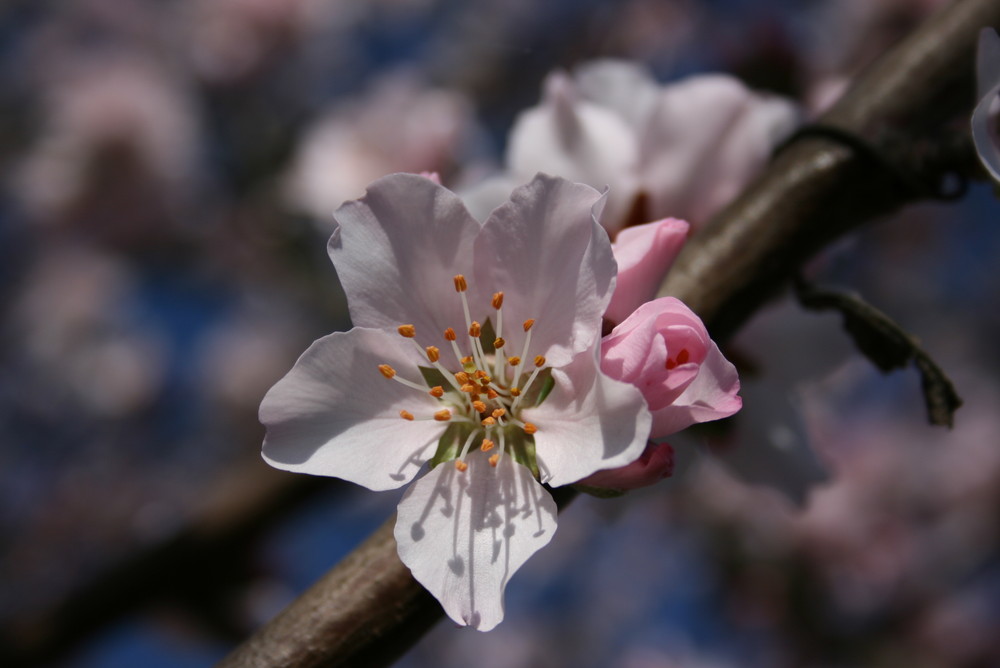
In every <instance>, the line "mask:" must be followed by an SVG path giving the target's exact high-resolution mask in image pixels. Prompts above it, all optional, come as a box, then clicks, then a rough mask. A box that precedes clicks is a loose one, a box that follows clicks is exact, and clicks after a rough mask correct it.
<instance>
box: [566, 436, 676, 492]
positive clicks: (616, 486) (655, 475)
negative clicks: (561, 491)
mask: <svg viewBox="0 0 1000 668" xmlns="http://www.w3.org/2000/svg"><path fill="white" fill-rule="evenodd" d="M673 472H674V449H673V448H672V447H671V446H670V444H669V443H654V442H652V441H650V442H649V443H647V444H646V449H645V450H644V451H643V453H642V455H641V456H640V457H639V458H638V459H637V460H635V461H634V462H632V463H631V464H628V465H626V466H622V467H620V468H616V469H607V470H604V471H598V472H597V473H595V474H594V475H591V476H588V477H586V478H584V479H583V480H581V481H580V482H579V483H578V484H580V485H585V486H587V487H597V488H599V489H609V490H617V491H622V492H624V491H627V490H630V489H638V488H640V487H648V486H649V485H652V484H655V483H657V482H659V481H661V480H663V479H664V478H669V477H670V476H671V475H672V474H673Z"/></svg>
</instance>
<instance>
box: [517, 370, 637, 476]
mask: <svg viewBox="0 0 1000 668" xmlns="http://www.w3.org/2000/svg"><path fill="white" fill-rule="evenodd" d="M552 378H553V379H554V380H555V382H556V384H555V387H554V388H553V389H552V393H551V394H550V395H549V396H548V397H547V398H546V399H545V401H544V402H542V405H541V406H538V407H536V408H530V409H526V410H524V411H523V416H524V419H525V420H526V421H529V422H532V423H534V424H535V426H537V427H538V431H537V432H536V433H535V437H534V438H535V451H536V455H537V461H538V467H539V471H540V473H541V478H542V482H545V483H548V484H550V485H552V486H553V487H558V486H560V485H567V484H569V483H573V482H576V481H577V480H580V479H581V478H586V477H587V476H589V475H590V474H592V473H594V472H596V471H600V470H602V469H610V468H617V467H619V466H625V465H626V464H631V463H632V462H633V461H634V460H636V459H638V457H639V456H640V455H641V454H642V452H643V450H644V449H645V448H646V441H647V439H648V438H649V430H650V426H651V423H652V418H651V416H650V414H649V410H648V408H647V407H646V400H645V399H643V398H642V393H641V392H639V390H637V389H636V388H635V387H633V386H631V385H629V384H628V383H622V382H619V381H617V380H612V379H611V378H609V377H608V376H606V375H604V374H603V373H601V372H600V371H599V370H598V367H597V361H596V359H595V358H594V355H593V353H592V352H591V351H587V352H584V353H581V354H580V355H577V357H576V358H575V359H574V360H573V362H572V364H570V365H568V366H566V367H564V368H562V369H553V371H552Z"/></svg>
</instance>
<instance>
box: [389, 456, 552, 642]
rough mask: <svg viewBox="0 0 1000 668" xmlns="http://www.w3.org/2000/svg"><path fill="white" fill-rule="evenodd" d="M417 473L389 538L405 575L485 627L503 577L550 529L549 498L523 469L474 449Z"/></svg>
mask: <svg viewBox="0 0 1000 668" xmlns="http://www.w3.org/2000/svg"><path fill="white" fill-rule="evenodd" d="M466 461H467V463H468V464H469V468H468V470H466V471H464V472H460V471H458V470H456V469H455V467H454V465H453V464H452V463H450V462H449V463H445V464H441V465H439V466H437V467H436V468H435V469H434V470H432V471H431V472H430V473H428V474H427V475H425V476H423V477H422V478H420V479H419V480H417V481H416V482H415V483H413V485H411V486H410V488H409V489H407V490H406V493H405V494H404V495H403V498H402V500H401V501H400V502H399V510H398V514H397V517H396V530H395V535H396V544H397V546H398V549H399V558H400V559H401V560H402V561H403V563H404V564H406V565H407V566H408V567H409V568H410V571H412V573H413V577H414V578H416V580H417V581H418V582H419V583H420V584H422V585H423V586H424V587H425V588H426V589H427V591H429V592H430V593H431V594H432V595H434V597H435V598H437V599H438V600H439V601H440V602H441V606H442V607H443V608H444V610H445V612H446V613H447V614H448V616H449V617H451V618H452V619H453V620H455V621H456V622H457V623H459V624H465V625H468V626H471V627H473V628H476V629H478V630H480V631H489V630H490V629H492V628H493V627H494V626H496V625H497V624H499V623H500V621H501V620H502V619H503V592H504V588H505V587H506V586H507V581H508V580H509V579H510V578H511V576H512V575H514V573H515V572H516V571H517V569H518V568H520V567H521V565H522V564H523V563H524V562H525V561H527V559H528V557H530V556H531V555H532V554H534V553H535V552H536V551H538V550H540V549H541V548H543V547H545V545H546V544H548V542H549V541H550V540H551V539H552V535H553V534H554V533H555V530H556V512H557V511H556V504H555V502H554V501H553V500H552V497H551V496H549V493H548V492H547V491H546V490H545V488H544V487H542V486H541V485H539V484H538V483H537V482H536V481H535V479H534V478H533V477H532V475H531V472H530V471H529V470H528V469H527V468H525V467H524V466H521V465H520V464H517V463H515V462H514V461H513V460H512V459H511V458H510V457H505V458H504V459H503V461H501V462H500V463H499V465H498V466H497V467H496V468H493V467H491V466H490V465H489V462H488V457H487V455H485V454H484V453H482V452H478V451H474V452H473V454H472V455H470V456H469V458H468V459H467V460H466Z"/></svg>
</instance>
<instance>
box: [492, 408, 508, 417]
mask: <svg viewBox="0 0 1000 668" xmlns="http://www.w3.org/2000/svg"><path fill="white" fill-rule="evenodd" d="M506 414H507V409H506V408H497V409H496V410H494V411H493V413H492V415H493V417H495V418H499V417H503V416H504V415H506Z"/></svg>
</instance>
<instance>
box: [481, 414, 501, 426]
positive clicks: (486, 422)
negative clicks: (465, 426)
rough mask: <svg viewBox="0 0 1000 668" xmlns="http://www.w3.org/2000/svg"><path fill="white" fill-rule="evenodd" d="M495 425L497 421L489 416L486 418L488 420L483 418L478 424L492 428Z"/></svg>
mask: <svg viewBox="0 0 1000 668" xmlns="http://www.w3.org/2000/svg"><path fill="white" fill-rule="evenodd" d="M496 423H497V421H496V420H494V419H493V417H492V416H491V417H488V418H484V419H483V421H482V422H481V423H480V424H482V425H483V426H484V427H492V426H493V425H495V424H496Z"/></svg>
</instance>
